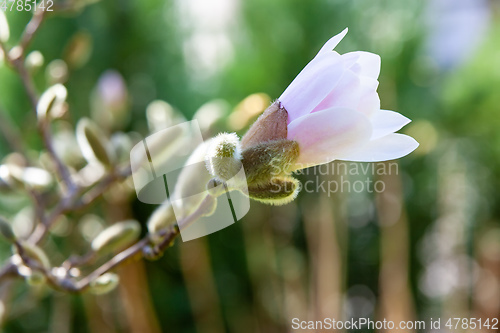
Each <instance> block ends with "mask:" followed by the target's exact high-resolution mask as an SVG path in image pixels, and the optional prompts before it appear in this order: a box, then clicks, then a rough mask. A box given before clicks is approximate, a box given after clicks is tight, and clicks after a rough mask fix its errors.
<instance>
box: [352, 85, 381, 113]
mask: <svg viewBox="0 0 500 333" xmlns="http://www.w3.org/2000/svg"><path fill="white" fill-rule="evenodd" d="M360 81H361V87H360V98H359V100H358V104H357V107H356V110H358V111H360V112H363V113H364V114H365V115H367V116H371V115H372V114H373V113H374V112H376V111H379V110H380V98H379V96H378V93H377V88H378V81H377V80H375V79H372V78H369V77H367V76H362V77H360Z"/></svg>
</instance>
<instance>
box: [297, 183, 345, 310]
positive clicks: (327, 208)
mask: <svg viewBox="0 0 500 333" xmlns="http://www.w3.org/2000/svg"><path fill="white" fill-rule="evenodd" d="M318 177H319V178H318V181H319V182H321V181H323V180H325V181H326V182H328V181H331V180H337V181H338V175H321V176H318ZM330 195H331V193H328V196H327V195H326V193H317V194H316V197H314V196H310V197H308V198H305V199H306V201H305V202H304V203H303V205H302V210H303V214H304V216H303V219H304V228H305V234H306V237H307V246H308V249H309V261H310V262H311V264H312V268H311V271H312V272H311V274H312V275H311V278H310V286H309V287H310V290H309V291H310V300H311V301H310V302H311V303H310V305H309V310H310V313H309V320H323V318H342V299H343V284H344V280H345V279H344V274H345V272H344V269H343V258H342V255H341V253H342V252H343V250H342V249H341V246H340V244H339V241H338V240H339V238H347V236H346V235H339V234H338V231H341V230H343V229H341V226H340V224H342V223H338V221H336V219H335V216H334V212H333V211H332V207H334V205H332V202H333V200H334V199H337V198H338V197H339V196H340V195H334V196H333V197H330ZM318 196H319V197H318Z"/></svg>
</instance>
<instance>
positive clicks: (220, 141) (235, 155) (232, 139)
mask: <svg viewBox="0 0 500 333" xmlns="http://www.w3.org/2000/svg"><path fill="white" fill-rule="evenodd" d="M241 158H242V156H241V145H240V140H239V138H238V136H237V135H236V134H235V133H221V134H219V135H217V136H216V137H215V138H214V139H213V140H211V142H210V145H209V147H208V150H207V155H206V163H207V169H208V172H210V174H211V175H212V176H215V177H218V178H219V179H220V180H223V181H224V180H229V179H231V178H232V177H234V175H236V174H237V173H238V171H240V169H241Z"/></svg>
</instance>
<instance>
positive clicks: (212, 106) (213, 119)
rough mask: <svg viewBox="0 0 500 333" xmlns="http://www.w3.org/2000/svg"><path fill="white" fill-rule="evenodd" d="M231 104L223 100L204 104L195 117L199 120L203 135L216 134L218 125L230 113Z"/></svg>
mask: <svg viewBox="0 0 500 333" xmlns="http://www.w3.org/2000/svg"><path fill="white" fill-rule="evenodd" d="M229 109H230V107H229V103H228V102H227V101H225V100H223V99H216V100H213V101H210V102H208V103H205V104H203V105H202V106H200V108H199V109H198V110H197V111H196V113H195V114H194V115H193V119H195V120H198V124H199V125H200V129H201V132H202V133H210V132H215V133H217V131H215V127H217V126H216V124H217V123H218V122H219V121H221V120H222V119H224V118H225V116H226V115H227V114H228V113H229Z"/></svg>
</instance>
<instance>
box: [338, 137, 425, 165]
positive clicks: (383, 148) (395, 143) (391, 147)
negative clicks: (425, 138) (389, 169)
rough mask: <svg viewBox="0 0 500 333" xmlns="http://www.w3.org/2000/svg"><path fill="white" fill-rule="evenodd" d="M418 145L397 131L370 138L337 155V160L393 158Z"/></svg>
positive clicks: (364, 160)
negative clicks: (370, 139) (357, 146)
mask: <svg viewBox="0 0 500 333" xmlns="http://www.w3.org/2000/svg"><path fill="white" fill-rule="evenodd" d="M417 147H418V142H417V141H415V139H413V138H412V137H410V136H408V135H404V134H399V133H392V134H389V135H386V136H384V137H381V138H379V139H376V140H372V141H370V142H368V143H367V144H365V145H364V146H362V147H361V148H358V149H357V150H354V151H352V152H351V153H348V154H345V155H342V156H340V157H338V159H339V160H344V161H354V162H382V161H389V160H394V159H397V158H400V157H403V156H406V155H408V154H409V153H411V152H412V151H414V150H415V149H417Z"/></svg>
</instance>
